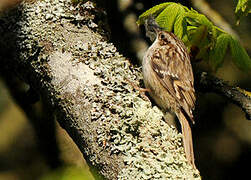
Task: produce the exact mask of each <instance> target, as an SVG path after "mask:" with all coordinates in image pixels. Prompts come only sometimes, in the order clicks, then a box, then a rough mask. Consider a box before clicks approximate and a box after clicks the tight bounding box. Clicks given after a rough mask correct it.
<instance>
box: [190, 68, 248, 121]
mask: <svg viewBox="0 0 251 180" xmlns="http://www.w3.org/2000/svg"><path fill="white" fill-rule="evenodd" d="M195 77H196V82H197V86H196V87H197V88H198V89H199V90H200V91H203V92H215V93H217V94H219V95H221V96H223V97H227V98H228V99H229V100H230V101H231V102H232V103H234V104H236V105H237V106H239V107H241V109H242V110H243V111H244V112H245V114H246V117H247V119H248V120H251V96H250V94H251V93H250V92H248V91H246V90H243V89H241V88H239V87H234V86H230V85H228V84H227V83H226V82H224V81H223V80H221V79H219V78H216V77H214V76H212V75H209V74H208V73H206V72H199V73H196V75H195Z"/></svg>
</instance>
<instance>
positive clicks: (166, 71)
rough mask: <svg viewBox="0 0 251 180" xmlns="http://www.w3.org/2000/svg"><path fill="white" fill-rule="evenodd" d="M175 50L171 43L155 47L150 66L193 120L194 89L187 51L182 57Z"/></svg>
mask: <svg viewBox="0 0 251 180" xmlns="http://www.w3.org/2000/svg"><path fill="white" fill-rule="evenodd" d="M182 49H183V48H182ZM177 51H178V50H177V48H176V47H174V46H173V45H166V46H162V47H161V48H158V49H156V50H155V51H154V52H153V56H152V58H151V67H152V69H153V71H154V72H155V73H156V75H157V77H158V79H159V81H160V82H161V84H162V86H163V87H165V88H166V90H167V91H168V92H169V93H170V94H171V95H172V96H173V97H174V98H175V99H176V101H177V102H178V103H179V104H180V106H181V107H182V109H183V110H184V111H185V112H186V114H187V115H188V116H189V117H190V119H191V120H192V121H193V115H192V109H193V108H194V105H195V91H194V87H193V81H194V79H193V72H192V67H191V64H190V59H189V57H188V55H187V52H185V53H184V52H183V53H184V54H185V55H186V56H185V57H182V56H180V55H179V54H178V52H177ZM183 51H184V49H183Z"/></svg>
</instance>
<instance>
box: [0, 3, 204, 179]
mask: <svg viewBox="0 0 251 180" xmlns="http://www.w3.org/2000/svg"><path fill="white" fill-rule="evenodd" d="M104 14H105V13H103V12H102V10H101V9H98V8H96V7H95V6H94V4H93V3H91V2H87V3H85V4H81V5H78V6H73V5H72V2H71V0H43V1H36V2H34V1H31V2H29V1H27V2H23V3H21V4H20V5H19V6H18V7H17V8H16V9H13V10H12V11H10V12H9V13H8V14H6V15H5V16H3V17H2V18H1V19H0V21H1V23H0V35H1V39H0V59H1V61H0V70H1V71H2V72H5V71H6V70H7V71H9V72H12V73H13V74H15V75H16V76H17V77H18V78H20V79H22V80H24V81H25V82H26V83H28V84H29V85H30V86H31V87H32V88H33V89H35V90H37V92H38V93H39V94H41V97H45V98H46V99H48V100H49V105H50V108H52V109H54V111H55V112H56V114H57V120H58V121H59V123H60V125H61V126H62V127H63V128H65V129H66V131H67V132H68V134H69V135H70V136H71V137H72V139H73V141H74V142H75V143H76V144H77V146H78V147H79V149H80V150H81V152H82V153H83V155H84V157H85V159H86V160H87V162H88V163H89V164H91V165H94V166H95V167H97V168H98V170H99V172H100V173H101V174H102V175H103V176H105V177H106V178H107V179H143V178H147V179H154V178H157V177H161V178H165V179H177V178H181V179H200V175H199V172H198V171H197V170H194V169H192V167H191V166H190V165H189V163H187V161H186V159H185V155H184V150H183V147H182V138H181V137H182V136H181V134H178V133H177V131H176V130H175V129H174V128H171V127H169V126H168V125H167V123H165V122H164V121H163V114H162V112H161V111H160V110H159V109H158V108H157V107H152V106H151V103H150V102H149V101H145V100H143V99H142V98H140V96H139V93H138V92H135V90H134V88H133V87H132V86H131V85H130V84H128V83H127V82H128V81H127V80H129V81H132V82H135V84H140V82H141V81H142V75H141V70H140V69H139V68H138V67H135V66H132V65H130V63H129V62H128V60H126V59H125V58H124V57H123V56H121V55H120V54H119V53H118V52H117V50H116V48H115V47H114V46H113V45H112V44H111V43H108V42H107V40H106V34H107V33H106V31H105V27H106V26H107V24H106V23H105V16H104ZM47 148H49V147H47Z"/></svg>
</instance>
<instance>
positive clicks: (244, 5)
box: [235, 0, 251, 25]
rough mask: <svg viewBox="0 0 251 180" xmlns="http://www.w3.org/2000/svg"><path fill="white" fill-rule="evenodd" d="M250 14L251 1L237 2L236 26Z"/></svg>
mask: <svg viewBox="0 0 251 180" xmlns="http://www.w3.org/2000/svg"><path fill="white" fill-rule="evenodd" d="M248 13H251V0H238V3H237V5H236V8H235V15H236V17H237V25H239V23H240V19H241V18H242V17H244V16H247V15H248Z"/></svg>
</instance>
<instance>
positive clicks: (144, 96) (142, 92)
mask: <svg viewBox="0 0 251 180" xmlns="http://www.w3.org/2000/svg"><path fill="white" fill-rule="evenodd" d="M126 81H127V82H128V83H129V84H130V85H131V86H132V87H133V88H134V89H135V90H137V91H139V94H140V96H141V97H142V98H143V99H144V100H146V101H150V100H149V98H148V97H147V96H146V94H145V93H146V92H148V93H150V92H151V89H148V88H141V87H139V86H138V85H137V84H135V83H134V82H132V81H130V80H129V79H126Z"/></svg>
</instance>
